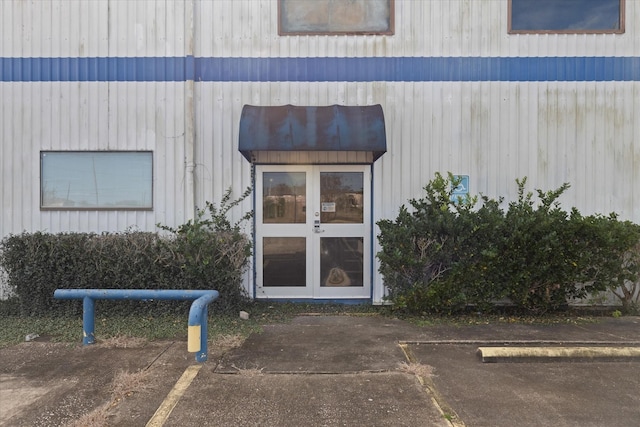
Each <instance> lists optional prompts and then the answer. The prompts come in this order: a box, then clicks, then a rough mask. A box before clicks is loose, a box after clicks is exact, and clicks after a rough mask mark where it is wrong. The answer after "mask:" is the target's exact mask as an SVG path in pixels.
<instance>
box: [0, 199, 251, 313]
mask: <svg viewBox="0 0 640 427" xmlns="http://www.w3.org/2000/svg"><path fill="white" fill-rule="evenodd" d="M248 191H249V190H247V192H245V194H244V195H243V196H242V197H241V198H240V199H239V200H236V201H234V202H229V198H230V194H231V191H230V190H229V191H228V192H227V193H226V194H225V198H224V199H223V200H222V202H221V205H220V208H217V207H216V206H214V205H213V204H211V203H207V206H206V208H205V209H202V210H198V212H197V215H196V218H195V219H194V220H191V221H188V222H187V223H186V224H183V225H181V226H180V227H178V228H176V229H173V228H170V227H166V226H162V225H159V227H160V228H161V229H163V230H164V231H165V232H166V233H165V234H162V235H161V234H158V233H148V232H125V233H116V234H102V235H97V234H92V233H60V234H49V233H42V232H35V233H22V234H20V235H10V236H8V237H6V238H4V239H3V240H2V242H0V267H1V268H3V269H4V270H5V271H6V273H7V280H8V285H9V287H10V289H11V290H12V291H13V292H14V293H15V295H16V297H17V299H18V306H19V311H20V314H21V315H26V316H32V315H41V314H50V313H59V314H69V313H73V314H77V313H79V312H81V311H82V303H81V301H61V300H55V299H53V292H54V290H56V289H78V288H80V289H90V288H96V289H215V290H218V291H219V292H220V298H218V300H216V301H215V302H214V303H213V304H212V305H211V307H212V311H217V312H225V313H231V312H235V311H236V310H238V309H239V308H240V307H241V306H242V305H243V304H244V303H245V302H246V301H247V296H246V295H245V291H244V288H243V287H242V275H243V274H244V272H245V270H246V267H247V264H248V260H249V256H250V254H251V243H250V241H249V239H248V238H247V236H246V235H244V234H243V233H242V232H241V229H240V224H241V222H243V221H245V220H247V219H249V218H250V217H251V213H248V214H246V215H245V217H243V218H242V219H241V220H240V221H239V222H238V223H236V224H231V223H230V222H229V221H228V220H227V219H226V214H227V212H228V211H229V210H230V209H231V208H232V207H233V206H236V205H237V204H238V203H239V202H240V201H241V200H242V199H244V198H245V197H246V196H247V195H248V194H249V193H248ZM190 304H191V302H188V301H187V302H175V301H154V302H141V301H101V302H100V303H99V304H98V307H99V310H101V311H103V310H104V311H108V312H110V313H117V314H121V313H122V314H124V313H130V312H132V311H135V310H138V309H142V310H146V311H147V312H150V313H166V312H172V311H178V310H179V311H184V310H185V309H187V308H188V306H189V305H190Z"/></svg>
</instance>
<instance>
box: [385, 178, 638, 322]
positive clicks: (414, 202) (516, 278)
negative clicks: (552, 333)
mask: <svg viewBox="0 0 640 427" xmlns="http://www.w3.org/2000/svg"><path fill="white" fill-rule="evenodd" d="M516 183H517V185H518V194H519V197H518V199H517V200H516V201H514V202H511V203H509V205H508V208H507V209H506V211H505V210H503V209H502V208H501V206H502V201H503V200H502V199H498V200H495V199H489V198H487V197H484V196H482V197H477V196H475V197H469V198H466V199H456V198H455V197H454V196H453V194H452V189H453V188H454V187H455V186H456V185H457V182H456V179H455V178H454V177H453V175H451V174H449V175H448V177H447V178H445V177H443V176H442V175H440V174H436V176H435V178H434V179H433V180H432V181H430V182H429V183H428V184H427V185H426V186H425V187H424V189H425V196H424V197H423V198H421V199H411V200H410V201H409V204H410V206H411V208H410V209H409V208H407V207H406V206H402V207H401V208H400V212H399V214H398V216H397V218H396V219H395V221H391V220H382V221H379V222H378V226H379V227H380V234H379V236H378V240H379V242H380V244H381V246H382V250H381V251H380V252H379V253H378V254H377V256H378V259H379V260H380V272H381V273H382V274H383V275H384V278H385V284H386V285H387V287H388V290H389V299H390V300H391V301H392V302H394V304H395V306H396V307H397V308H398V309H403V310H406V311H408V312H412V313H421V312H445V313H451V312H457V311H460V310H462V309H464V308H466V307H468V306H475V307H477V308H478V309H480V310H491V309H493V308H495V307H496V304H504V303H505V302H507V303H508V304H511V305H515V306H516V307H517V308H519V309H521V310H522V311H526V312H529V313H540V314H541V313H545V312H548V311H555V310H560V309H563V308H564V307H566V306H567V304H568V302H569V301H570V300H572V299H574V298H584V297H586V296H588V295H591V294H593V293H597V292H601V291H604V290H606V289H615V288H618V287H619V286H622V289H626V290H628V291H629V292H626V293H624V294H623V297H624V296H627V297H629V296H630V295H633V293H634V292H635V288H632V285H633V284H634V283H637V282H638V281H639V278H640V262H639V261H638V258H639V256H636V257H635V258H633V257H632V256H631V254H633V253H635V254H636V255H637V250H638V249H637V248H638V242H640V227H639V226H638V225H636V224H633V223H631V222H628V221H619V220H618V219H617V217H616V216H615V215H613V214H612V215H609V216H602V215H592V216H587V217H584V216H582V215H581V214H580V213H579V212H578V210H577V209H575V208H574V209H572V210H571V211H570V212H566V211H564V210H563V209H561V207H560V205H559V203H558V198H559V197H560V196H561V195H562V194H563V193H564V192H565V191H566V190H567V189H568V188H569V185H568V184H564V185H562V186H561V187H560V188H558V189H556V190H553V191H547V192H543V191H541V190H536V192H537V200H534V197H533V193H530V192H525V185H526V178H525V179H522V180H516ZM634 250H635V251H636V252H634ZM634 260H635V261H634ZM622 302H623V306H624V307H628V308H629V309H631V308H633V305H632V304H633V302H631V303H627V302H626V301H625V300H622ZM636 303H637V294H636Z"/></svg>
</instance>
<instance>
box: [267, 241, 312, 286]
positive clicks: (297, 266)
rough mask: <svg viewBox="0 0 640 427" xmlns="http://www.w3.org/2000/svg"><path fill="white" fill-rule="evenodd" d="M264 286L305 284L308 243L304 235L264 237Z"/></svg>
mask: <svg viewBox="0 0 640 427" xmlns="http://www.w3.org/2000/svg"><path fill="white" fill-rule="evenodd" d="M262 245H263V246H262V254H263V258H262V282H263V286H305V283H306V282H307V261H306V260H307V247H306V246H307V243H306V239H305V238H304V237H265V238H263V239H262Z"/></svg>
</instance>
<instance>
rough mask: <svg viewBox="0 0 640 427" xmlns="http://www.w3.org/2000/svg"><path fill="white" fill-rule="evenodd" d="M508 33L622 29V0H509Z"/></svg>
mask: <svg viewBox="0 0 640 427" xmlns="http://www.w3.org/2000/svg"><path fill="white" fill-rule="evenodd" d="M508 1H509V33H515V34H517V33H623V32H624V0H508Z"/></svg>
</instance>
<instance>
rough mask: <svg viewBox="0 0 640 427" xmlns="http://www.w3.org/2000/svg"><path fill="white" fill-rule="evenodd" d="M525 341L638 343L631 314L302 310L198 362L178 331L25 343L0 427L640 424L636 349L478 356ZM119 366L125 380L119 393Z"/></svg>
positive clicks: (7, 372)
mask: <svg viewBox="0 0 640 427" xmlns="http://www.w3.org/2000/svg"><path fill="white" fill-rule="evenodd" d="M185 339H186V331H185ZM524 345H527V346H533V347H537V348H554V347H558V346H569V347H571V346H591V347H599V348H621V347H624V348H634V349H637V348H638V347H640V318H638V317H623V318H619V319H613V318H602V319H601V320H599V321H598V322H593V323H584V324H581V323H568V324H553V325H523V324H502V323H501V324H487V325H469V326H445V325H436V326H423V327H418V326H415V325H412V324H410V323H407V322H404V321H401V320H397V319H389V318H384V317H378V316H300V317H297V318H295V319H294V320H293V321H292V322H291V323H288V324H277V325H267V326H265V327H264V332H262V333H260V334H254V335H252V336H250V337H249V338H248V339H247V340H245V341H244V342H242V343H241V344H240V345H236V344H234V343H230V342H213V343H210V345H209V360H208V361H207V362H206V363H203V364H199V363H196V362H195V360H194V358H193V354H189V353H187V351H186V341H172V342H152V343H144V342H135V341H133V342H120V343H109V342H105V343H99V344H97V345H93V346H88V347H81V346H77V345H75V346H70V345H66V344H58V343H49V342H25V343H21V344H19V345H16V346H13V347H8V348H4V349H0V426H3V427H4V426H71V425H74V423H76V424H75V425H83V424H77V423H78V422H81V423H85V424H84V425H108V426H160V425H166V426H201V425H205V426H258V425H259V426H288V425H308V426H364V425H367V426H547V425H553V426H637V425H640V421H639V420H640V360H639V358H637V357H634V356H631V357H617V358H614V357H611V358H607V357H602V356H599V357H594V358H584V357H582V358H577V359H574V358H571V357H543V358H539V359H536V360H534V361H532V360H530V359H527V358H522V359H517V358H514V359H513V360H507V359H505V360H502V361H500V362H499V363H483V361H482V359H481V358H480V357H479V356H478V347H480V346H490V347H507V348H516V347H519V346H524ZM123 373H124V374H130V375H128V376H127V375H125V377H124V378H128V380H129V382H130V383H131V384H129V387H128V388H127V387H125V388H124V390H123V389H121V390H119V391H118V390H116V388H117V387H115V385H117V384H118V383H119V382H120V383H122V382H126V381H124V380H123V379H122V378H123V376H122V374H123ZM138 374H140V375H139V376H138ZM134 380H135V381H134ZM91 414H94V415H95V416H94V418H91V416H90V415H91ZM79 420H80V421H79Z"/></svg>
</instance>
